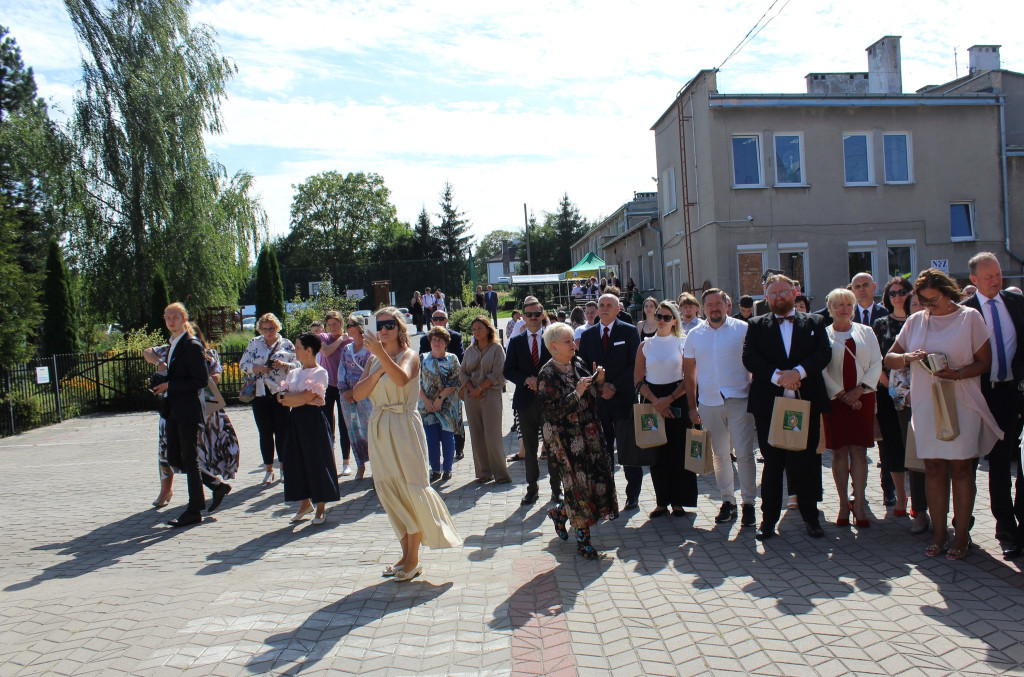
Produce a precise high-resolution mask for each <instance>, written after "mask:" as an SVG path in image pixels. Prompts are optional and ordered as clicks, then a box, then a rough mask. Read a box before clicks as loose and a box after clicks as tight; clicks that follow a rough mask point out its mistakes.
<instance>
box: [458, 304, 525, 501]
mask: <svg viewBox="0 0 1024 677" xmlns="http://www.w3.org/2000/svg"><path fill="white" fill-rule="evenodd" d="M470 331H471V332H472V334H473V344H472V345H470V346H469V347H468V348H466V352H465V355H464V356H463V357H464V358H465V359H464V361H463V363H462V370H461V371H462V388H461V390H460V391H459V397H461V398H462V401H463V402H465V403H466V418H467V419H468V420H469V436H470V438H471V439H472V441H473V464H474V465H475V466H476V481H477V482H481V483H483V482H489V481H490V480H492V479H493V480H494V482H495V483H496V484H507V483H508V482H511V481H512V476H511V475H510V474H509V472H508V466H507V465H506V461H505V442H504V440H503V439H502V437H501V409H502V398H501V390H502V388H503V387H504V385H505V377H504V376H503V375H502V371H503V370H504V368H505V349H504V348H502V347H501V343H499V342H498V341H497V340H496V339H497V332H496V331H495V330H494V325H492V324H491V320H490V319H489V318H488V317H487V316H486V315H478V316H477V317H476V318H475V319H474V320H473V323H472V324H471V325H470Z"/></svg>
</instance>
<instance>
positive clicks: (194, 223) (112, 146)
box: [65, 0, 266, 326]
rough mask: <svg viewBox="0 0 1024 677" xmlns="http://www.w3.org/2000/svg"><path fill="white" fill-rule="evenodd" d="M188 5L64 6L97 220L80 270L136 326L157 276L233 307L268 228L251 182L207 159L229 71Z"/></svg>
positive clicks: (190, 295)
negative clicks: (78, 46) (77, 69)
mask: <svg viewBox="0 0 1024 677" xmlns="http://www.w3.org/2000/svg"><path fill="white" fill-rule="evenodd" d="M190 4H191V3H190V2H189V0H114V1H113V2H100V0H65V5H66V6H67V9H68V13H69V14H70V16H71V21H72V23H73V25H74V28H75V31H76V33H77V34H78V37H79V40H80V41H81V43H82V47H83V50H82V51H83V54H84V58H83V62H82V70H83V73H82V81H83V83H84V89H83V90H82V91H81V92H80V93H79V95H78V96H77V97H76V100H75V115H74V121H73V131H74V136H75V139H76V141H77V142H78V143H79V144H80V145H81V147H82V149H83V153H84V160H83V162H84V164H85V167H86V170H87V174H88V176H89V182H90V188H91V194H92V197H93V199H94V200H95V202H96V204H97V205H99V206H100V208H101V213H102V218H100V219H99V220H98V222H97V223H96V224H94V225H93V227H91V228H90V229H88V231H87V232H85V233H83V234H81V238H80V239H81V240H82V242H80V243H79V246H80V247H81V248H83V249H91V250H94V251H100V252H102V255H101V256H97V257H94V258H92V259H90V260H89V261H87V262H85V263H86V267H87V269H88V270H87V272H89V273H91V274H90V281H91V284H90V289H91V292H92V296H93V300H94V302H98V301H99V300H100V299H102V300H103V303H104V305H105V306H106V307H107V308H110V310H111V312H112V314H113V315H114V316H116V317H117V318H118V319H120V320H121V321H122V322H123V323H125V324H127V325H131V326H142V325H144V324H145V322H146V320H147V318H148V317H149V308H148V305H149V294H148V291H149V289H150V287H151V285H150V281H151V279H152V276H153V275H154V271H155V270H156V269H158V268H159V269H162V270H163V271H164V272H165V274H166V275H167V283H168V287H169V289H170V291H171V295H172V296H173V297H174V298H179V299H182V300H186V299H187V300H188V302H189V304H190V305H194V306H204V305H211V304H217V305H221V304H224V305H227V304H233V303H235V302H236V301H237V298H238V291H239V287H240V284H241V283H242V281H243V279H244V276H245V274H246V271H247V270H248V266H249V261H250V256H251V253H252V252H253V251H254V249H255V247H256V244H257V241H258V239H259V237H260V234H261V232H262V231H265V228H266V216H265V214H264V213H263V211H262V209H261V207H260V206H259V202H258V199H257V198H256V197H254V196H253V193H252V177H251V176H249V175H247V174H239V175H236V176H235V177H234V178H232V179H228V178H227V175H226V172H225V171H224V169H223V168H222V167H220V166H219V165H218V164H217V163H215V162H213V161H211V159H210V158H209V156H208V155H207V150H206V145H205V142H204V135H207V134H217V133H219V132H221V131H222V125H223V120H222V117H221V102H222V100H223V98H224V96H225V87H226V83H227V81H228V80H229V79H230V78H231V77H232V76H233V75H234V73H235V71H236V69H235V67H234V65H233V64H232V63H231V62H230V61H229V60H228V59H226V58H225V57H224V56H223V55H221V53H220V49H219V46H218V45H217V42H216V39H215V35H214V32H213V30H212V29H211V28H210V27H208V26H205V25H197V26H191V25H190V24H189V18H188V9H189V6H190Z"/></svg>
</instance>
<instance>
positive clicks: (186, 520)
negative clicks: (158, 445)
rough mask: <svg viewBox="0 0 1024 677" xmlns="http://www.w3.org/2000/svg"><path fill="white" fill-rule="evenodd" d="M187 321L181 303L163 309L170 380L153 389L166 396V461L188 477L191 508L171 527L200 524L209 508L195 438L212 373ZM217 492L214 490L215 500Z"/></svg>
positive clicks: (225, 491) (164, 403) (163, 414)
mask: <svg viewBox="0 0 1024 677" xmlns="http://www.w3.org/2000/svg"><path fill="white" fill-rule="evenodd" d="M187 322H188V316H187V315H186V314H185V307H184V306H183V305H181V304H180V303H172V304H171V305H169V306H167V308H165V309H164V323H165V324H166V325H167V329H168V331H170V332H171V349H170V350H169V351H168V353H167V360H166V361H167V382H166V383H161V384H160V385H158V386H156V387H154V388H153V392H155V393H157V394H158V395H159V394H161V393H166V395H167V397H165V398H164V401H163V408H162V411H161V412H160V414H161V416H163V418H164V419H165V420H166V422H167V460H168V461H169V462H170V464H171V465H172V466H175V467H178V468H184V470H185V476H186V478H187V480H188V507H186V508H185V512H183V513H181V515H179V516H178V517H177V518H176V519H172V520H171V521H170V522H168V524H170V525H171V526H172V527H184V526H188V525H190V524H199V523H200V522H202V521H203V508H205V507H206V496H205V495H204V494H203V477H202V474H201V472H200V470H199V453H198V451H197V450H196V439H197V437H198V434H199V426H200V424H201V423H202V422H203V416H204V414H205V412H204V410H203V399H202V394H201V393H202V389H203V388H205V387H206V383H207V381H208V380H209V373H208V372H207V369H206V359H205V358H204V356H203V344H202V343H200V342H199V339H197V338H196V337H195V336H193V335H192V334H190V333H188V332H187V331H186V326H187V325H186V323H187ZM223 486H225V487H227V489H226V490H221V491H222V492H223V493H225V494H226V493H227V491H230V487H228V486H227V485H223ZM216 492H217V489H214V498H215V499H216V498H217V495H216ZM220 498H223V496H221V497H220ZM217 502H219V501H217Z"/></svg>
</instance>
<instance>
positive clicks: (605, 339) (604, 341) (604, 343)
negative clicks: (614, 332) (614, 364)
mask: <svg viewBox="0 0 1024 677" xmlns="http://www.w3.org/2000/svg"><path fill="white" fill-rule="evenodd" d="M608 332H609V329H608V327H605V328H604V336H602V337H601V350H602V351H603V352H606V353H607V352H608Z"/></svg>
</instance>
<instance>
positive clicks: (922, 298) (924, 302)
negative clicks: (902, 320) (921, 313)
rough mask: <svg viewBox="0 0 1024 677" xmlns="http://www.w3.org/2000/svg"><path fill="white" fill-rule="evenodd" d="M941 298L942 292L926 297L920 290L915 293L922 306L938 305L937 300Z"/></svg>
mask: <svg viewBox="0 0 1024 677" xmlns="http://www.w3.org/2000/svg"><path fill="white" fill-rule="evenodd" d="M941 298H942V294H939V295H937V296H933V297H932V298H928V297H927V296H925V295H924V294H922V293H920V292H918V294H917V300H918V301H920V302H921V305H923V306H934V305H938V303H939V300H940V299H941Z"/></svg>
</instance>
